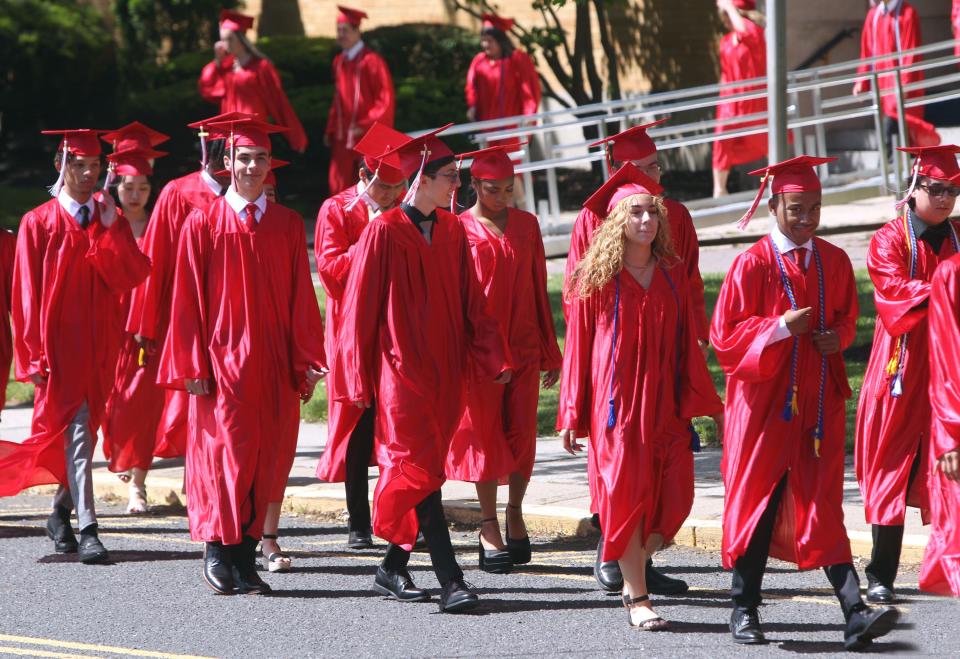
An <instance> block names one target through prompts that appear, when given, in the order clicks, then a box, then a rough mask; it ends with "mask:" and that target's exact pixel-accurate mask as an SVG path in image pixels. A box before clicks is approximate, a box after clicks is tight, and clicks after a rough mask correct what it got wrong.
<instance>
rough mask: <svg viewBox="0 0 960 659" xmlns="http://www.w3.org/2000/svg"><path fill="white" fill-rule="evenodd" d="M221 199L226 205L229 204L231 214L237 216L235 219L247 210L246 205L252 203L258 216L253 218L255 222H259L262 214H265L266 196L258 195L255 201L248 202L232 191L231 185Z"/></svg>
mask: <svg viewBox="0 0 960 659" xmlns="http://www.w3.org/2000/svg"><path fill="white" fill-rule="evenodd" d="M223 198H224V199H226V200H227V203H228V204H230V208H232V209H233V212H234V213H236V214H237V217H244V218H245V216H241V215H240V213H243V212H244V210H245V209H246V208H247V204H250V203H252V204H253V205H255V206H256V207H257V211H259V214H258V215H257V216H256V217H255V218H254V219H256V221H257V222H259V221H260V218H262V217H263V214H264V213H266V212H267V195H265V194H264V193H262V192H261V193H260V196H259V197H257V199H256V201H253V202H250V201H247V200H246V199H244V198H243V197H241V196H240V193H239V192H237V191H236V190H234V189H233V186H232V185H231V186H230V187H229V188H227V192H226V194H224V195H223Z"/></svg>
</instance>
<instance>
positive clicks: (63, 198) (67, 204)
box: [57, 188, 96, 224]
mask: <svg viewBox="0 0 960 659" xmlns="http://www.w3.org/2000/svg"><path fill="white" fill-rule="evenodd" d="M57 201H58V202H59V203H60V207H61V208H63V210H65V211H67V213H68V214H69V215H70V217H72V218H73V219H74V220H76V221H77V224H80V207H81V206H86V207H87V209H88V210H89V213H90V214H89V215H88V216H87V219H88V220H90V221H92V220H93V211H94V210H95V208H96V207H95V206H94V205H93V197H92V196H91V197H90V198H89V199H87V202H86V203H84V204H81V203H80V202H78V201H77V200H76V199H74V198H73V197H71V196H70V195H68V194H67V189H66V188H61V190H60V194H58V195H57Z"/></svg>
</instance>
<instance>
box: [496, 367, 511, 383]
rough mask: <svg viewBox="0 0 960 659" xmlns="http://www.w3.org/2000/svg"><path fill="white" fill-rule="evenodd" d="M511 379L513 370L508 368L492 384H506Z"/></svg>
mask: <svg viewBox="0 0 960 659" xmlns="http://www.w3.org/2000/svg"><path fill="white" fill-rule="evenodd" d="M512 378H513V369H511V368H508V369H507V370H505V371H504V372H503V373H501V374H500V375H498V376H497V377H496V379H495V380H494V382H496V383H497V384H507V383H508V382H510V380H511V379H512Z"/></svg>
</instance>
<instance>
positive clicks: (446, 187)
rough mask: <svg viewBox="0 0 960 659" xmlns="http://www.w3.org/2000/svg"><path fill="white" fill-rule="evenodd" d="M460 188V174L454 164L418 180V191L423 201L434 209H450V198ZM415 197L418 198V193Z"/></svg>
mask: <svg viewBox="0 0 960 659" xmlns="http://www.w3.org/2000/svg"><path fill="white" fill-rule="evenodd" d="M459 187H460V174H459V173H458V172H457V167H456V165H455V164H454V163H452V162H451V163H449V164H447V165H444V166H443V167H441V168H440V170H439V171H438V172H437V173H436V174H434V175H433V176H427V175H426V174H425V175H423V176H422V177H421V179H420V188H419V189H420V190H421V191H422V194H423V197H424V199H425V200H426V201H427V202H428V203H429V204H430V205H432V206H433V207H434V208H450V198H451V197H453V193H454V192H456V191H457V188H459ZM417 197H418V198H419V197H420V194H419V193H418V195H417Z"/></svg>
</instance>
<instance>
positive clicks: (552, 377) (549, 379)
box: [540, 368, 560, 389]
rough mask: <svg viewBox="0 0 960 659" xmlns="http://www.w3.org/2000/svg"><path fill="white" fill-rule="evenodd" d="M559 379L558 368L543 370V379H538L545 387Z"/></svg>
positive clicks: (550, 385) (547, 387)
mask: <svg viewBox="0 0 960 659" xmlns="http://www.w3.org/2000/svg"><path fill="white" fill-rule="evenodd" d="M559 379H560V369H559V368H555V369H553V370H552V371H544V373H543V379H541V380H540V382H541V383H543V386H544V388H545V389H549V388H550V387H552V386H553V385H555V384H556V383H557V380H559Z"/></svg>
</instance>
